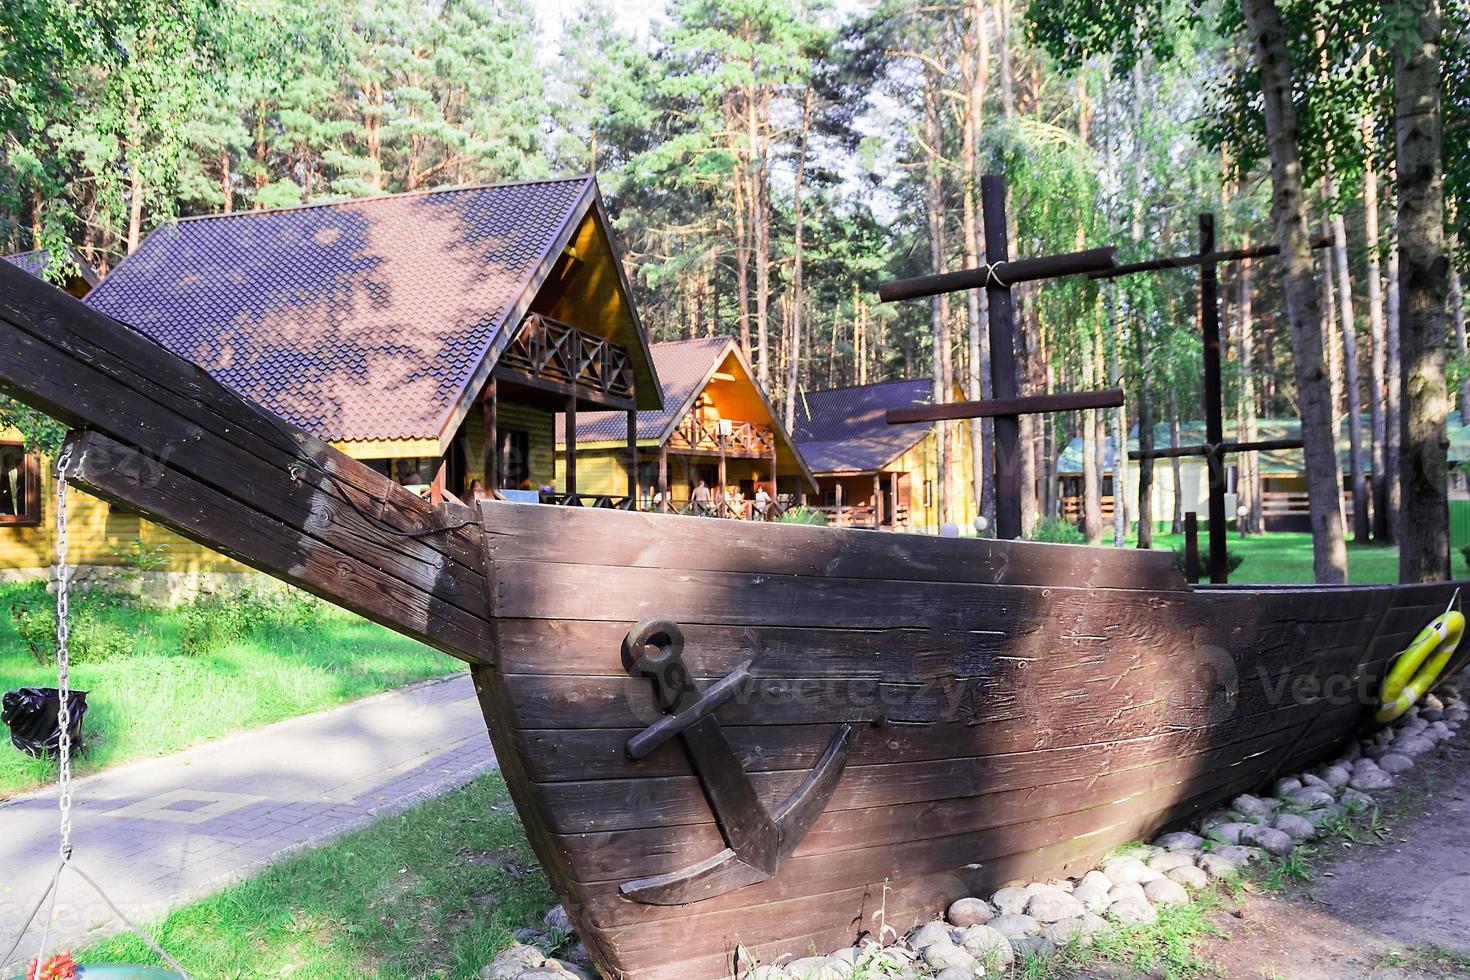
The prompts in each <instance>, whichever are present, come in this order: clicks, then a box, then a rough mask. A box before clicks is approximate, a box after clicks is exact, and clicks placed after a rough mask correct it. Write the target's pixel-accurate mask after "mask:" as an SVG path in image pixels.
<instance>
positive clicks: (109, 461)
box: [0, 263, 490, 661]
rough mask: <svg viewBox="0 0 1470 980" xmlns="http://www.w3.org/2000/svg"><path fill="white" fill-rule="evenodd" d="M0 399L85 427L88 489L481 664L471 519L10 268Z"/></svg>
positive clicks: (1, 286)
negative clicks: (425, 497)
mask: <svg viewBox="0 0 1470 980" xmlns="http://www.w3.org/2000/svg"><path fill="white" fill-rule="evenodd" d="M0 392H3V393H5V394H7V395H9V396H11V397H13V398H15V399H17V400H18V401H21V402H24V403H26V404H28V405H31V406H33V407H35V408H38V409H40V410H41V411H44V412H46V413H48V414H50V415H51V416H53V417H55V418H57V419H59V420H61V421H63V422H65V423H66V424H67V425H69V426H71V427H73V428H75V429H84V430H89V431H90V434H89V435H86V436H82V437H79V438H78V439H76V440H74V442H73V457H74V463H75V465H77V466H78V467H79V468H80V469H79V475H78V483H79V484H81V485H82V486H83V487H85V488H86V489H87V490H88V491H89V492H93V493H96V494H98V495H99V496H102V497H104V498H107V499H110V500H114V501H117V502H119V503H121V504H124V505H125V506H127V507H128V508H129V509H136V510H138V511H139V512H140V513H144V514H145V515H146V516H147V517H149V518H150V519H153V520H156V521H158V522H159V523H162V524H165V525H167V526H168V527H170V528H172V529H173V530H176V531H178V532H179V533H181V534H184V535H185V536H187V537H189V538H190V539H191V540H194V541H198V542H200V543H202V544H205V545H208V546H209V547H211V548H216V549H218V550H220V551H222V552H225V553H226V554H229V555H230V556H231V557H234V558H237V559H238V560H240V561H242V562H244V563H246V564H248V565H250V566H252V567H254V568H258V569H260V570H262V571H265V572H268V573H270V574H272V575H275V576H277V577H279V578H282V579H284V580H286V581H288V582H291V583H292V584H295V585H299V586H301V587H302V588H303V589H306V590H307V591H310V592H313V593H315V594H317V595H319V596H322V597H323V598H325V599H329V600H331V601H332V602H336V603H338V604H340V605H343V606H346V607H347V608H349V609H352V610H354V611H356V612H358V613H361V614H362V615H364V616H366V617H368V618H370V619H373V620H375V621H377V622H379V623H382V624H383V625H385V626H388V627H390V628H392V629H396V630H398V631H400V632H403V633H406V634H408V635H409V636H413V637H415V638H417V639H420V640H423V641H424V642H426V643H430V644H432V645H433V646H436V647H438V648H439V649H441V650H444V651H445V652H447V653H450V654H453V655H454V656H457V657H460V658H461V659H464V660H471V661H473V660H475V659H478V658H480V657H483V656H484V655H485V652H486V650H487V649H488V647H489V633H490V629H489V621H488V610H487V607H486V592H485V582H484V567H483V563H482V560H481V555H480V542H479V533H478V531H477V530H476V529H474V526H473V521H472V520H471V518H472V516H473V515H472V513H471V512H470V511H468V510H467V509H464V508H458V509H456V508H449V509H444V510H435V509H434V508H433V507H431V506H430V505H429V504H428V503H427V502H425V501H424V500H422V499H420V498H419V497H418V496H416V495H414V494H412V493H410V492H409V491H407V490H405V489H403V488H402V487H400V486H398V485H397V484H395V483H393V482H392V481H391V480H388V479H387V478H385V477H383V476H381V475H379V474H378V473H376V472H374V471H373V470H371V469H369V468H368V467H366V466H364V465H362V464H361V463H358V462H357V461H356V460H353V459H351V458H349V457H348V456H346V455H344V454H342V453H340V452H338V451H337V450H335V449H333V448H331V447H330V446H327V445H326V444H325V443H323V442H321V441H320V440H318V439H316V438H315V437H313V436H311V435H309V434H307V433H305V432H303V431H302V430H300V429H298V428H296V427H295V426H292V425H290V424H288V423H286V422H284V421H283V420H281V419H280V418H278V417H277V416H275V415H273V414H271V413H270V412H268V411H266V410H265V409H263V408H261V407H260V406H258V405H256V404H255V403H253V402H250V401H248V400H246V399H244V398H242V397H240V396H239V395H237V394H235V393H234V392H232V391H230V390H229V389H228V388H225V387H224V386H223V385H221V384H219V383H218V382H216V381H215V380H214V379H213V378H211V377H210V376H209V375H208V374H207V373H205V372H204V371H203V370H202V369H200V368H199V367H196V366H195V365H193V364H190V363H188V362H187V361H184V360H183V359H181V358H179V357H177V356H175V355H174V354H172V353H170V352H168V351H167V350H165V349H164V348H162V347H160V346H158V345H157V344H155V343H154V342H153V341H151V340H149V339H148V338H146V337H144V336H143V335H141V334H139V333H137V332H136V331H134V330H132V329H131V328H129V327H127V326H126V325H125V324H122V323H119V322H118V321H116V320H113V319H112V318H110V317H107V316H104V315H103V314H101V313H98V312H96V311H95V310H92V309H90V308H89V307H87V306H85V305H83V304H82V303H79V302H78V301H76V300H74V299H72V298H71V297H70V296H67V295H66V294H65V293H62V292H61V291H60V290H57V289H54V288H52V287H50V286H48V285H47V284H45V283H43V282H40V281H39V280H36V279H33V278H32V277H30V276H28V275H26V274H25V273H23V272H21V271H20V270H18V269H15V268H13V267H11V266H9V265H5V264H4V263H0ZM446 526H447V527H453V528H454V529H453V530H448V531H445V532H443V533H435V534H430V535H428V536H422V537H416V536H413V535H415V534H417V533H420V532H424V531H426V530H429V529H432V528H439V527H446Z"/></svg>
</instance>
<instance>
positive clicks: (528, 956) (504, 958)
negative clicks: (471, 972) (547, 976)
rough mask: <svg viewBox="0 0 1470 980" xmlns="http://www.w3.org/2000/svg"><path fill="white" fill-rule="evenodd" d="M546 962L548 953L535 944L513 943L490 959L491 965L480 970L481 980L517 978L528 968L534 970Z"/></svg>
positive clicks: (512, 979) (511, 979)
mask: <svg viewBox="0 0 1470 980" xmlns="http://www.w3.org/2000/svg"><path fill="white" fill-rule="evenodd" d="M545 962H546V954H545V953H543V952H541V950H539V949H537V948H536V947H535V946H522V945H521V944H520V943H512V944H511V945H509V946H507V947H506V948H505V949H502V950H501V951H500V952H499V953H496V954H495V958H494V959H492V960H491V961H490V965H489V966H487V967H485V968H484V969H483V970H481V971H480V978H481V980H516V978H517V977H519V976H520V975H521V974H522V973H525V972H526V971H527V970H533V969H535V968H537V967H539V966H540V965H541V964H542V963H545Z"/></svg>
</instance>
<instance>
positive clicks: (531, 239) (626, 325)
mask: <svg viewBox="0 0 1470 980" xmlns="http://www.w3.org/2000/svg"><path fill="white" fill-rule="evenodd" d="M610 229H611V225H610V223H609V221H608V218H607V215H606V212H605V211H604V209H603V205H602V200H601V196H600V194H599V192H598V188H597V182H596V180H595V179H594V178H593V177H591V176H583V177H575V178H568V179H557V180H540V181H527V182H521V183H512V184H495V185H482V186H474V187H460V188H446V189H439V190H432V191H424V192H416V193H412V194H396V195H387V196H383V197H376V198H366V199H360V200H350V201H342V202H337V203H330V204H316V205H306V206H302V207H294V208H282V209H278V210H272V211H247V212H236V213H234V214H229V215H213V216H208V217H199V218H187V219H183V220H180V221H176V222H170V223H168V224H166V225H163V226H161V227H159V228H158V229H156V230H155V231H153V232H152V233H151V234H150V235H149V236H148V237H147V238H146V239H145V240H144V241H143V243H142V244H141V245H140V246H139V248H138V250H137V251H136V252H135V253H134V254H133V255H131V256H129V257H128V258H127V259H126V260H125V261H124V262H122V263H121V264H120V265H119V266H118V267H117V268H116V269H114V270H113V272H112V274H111V275H109V276H108V277H107V279H106V280H104V281H103V283H102V284H101V285H100V286H98V288H97V289H95V290H94V291H93V292H92V293H91V294H90V295H89V296H88V297H87V299H86V302H87V303H88V305H90V306H92V307H93V308H95V309H97V310H100V311H102V312H104V313H107V314H109V315H110V316H113V317H115V318H117V319H119V320H122V321H124V322H125V323H128V324H130V325H131V326H133V327H134V328H136V329H138V330H140V331H141V332H143V333H145V334H147V335H148V336H150V337H152V338H153V339H154V340H156V341H158V342H159V343H160V344H162V345H163V346H164V347H166V348H168V349H170V350H172V351H173V352H174V353H176V354H178V355H179V356H181V357H183V358H185V359H186V360H189V361H192V362H193V363H195V364H198V365H199V366H200V367H202V368H204V369H205V370H206V371H208V372H209V373H210V374H211V375H213V376H214V377H215V378H216V379H218V380H220V381H221V382H223V383H224V384H226V385H228V386H229V387H231V388H233V389H235V390H236V391H238V392H240V393H241V394H243V395H245V396H247V397H249V398H251V399H254V400H255V401H257V402H260V403H261V404H263V405H265V406H266V407H267V408H269V409H271V410H272V411H274V412H276V413H277V414H280V415H282V416H284V417H286V418H288V419H290V420H291V421H292V422H295V423H296V424H298V425H300V426H302V427H303V428H305V429H307V430H309V431H311V432H312V433H313V434H315V435H317V436H319V437H320V438H322V439H323V440H325V441H327V442H330V443H332V444H333V445H335V446H337V447H338V448H339V449H342V450H343V451H344V452H346V453H347V454H348V455H351V456H353V457H355V458H357V459H360V460H362V461H364V462H366V463H367V464H368V465H370V466H372V467H373V468H374V469H376V470H378V471H379V472H381V473H383V474H385V475H387V476H389V477H390V478H391V479H394V480H396V481H397V482H399V483H401V484H403V485H405V486H409V487H412V488H414V489H416V490H417V491H419V492H420V493H422V494H423V495H424V496H426V497H429V498H430V499H433V500H447V499H461V500H464V499H468V498H469V497H471V496H472V495H474V493H476V492H478V491H480V490H482V489H486V488H489V489H491V490H495V489H503V490H504V491H505V493H506V494H508V495H513V496H517V497H518V498H519V499H532V500H548V501H564V500H565V499H566V498H565V494H564V492H563V493H559V492H558V490H557V487H556V483H557V478H556V464H555V440H556V435H555V433H556V424H557V417H558V416H559V415H561V414H563V413H567V414H573V415H574V414H575V413H576V412H577V411H578V410H579V409H584V410H603V411H606V410H614V411H617V412H619V413H626V412H629V411H634V410H656V409H658V408H660V407H662V405H663V399H662V395H661V390H660V387H659V383H658V377H657V375H656V373H655V371H654V366H653V360H652V358H651V357H650V355H649V351H648V344H647V338H646V335H645V333H644V330H643V326H642V323H641V322H640V321H639V318H638V313H637V310H636V309H635V307H634V305H633V301H632V296H631V292H630V290H629V287H628V282H627V279H626V277H625V275H624V272H623V267H622V262H621V258H620V256H619V253H618V248H617V245H616V243H615V242H614V241H613V239H612V236H611V230H610ZM543 490H544V491H545V492H544V493H543V492H542V491H543ZM41 491H42V493H41V498H40V502H41V506H42V509H43V510H44V509H45V500H46V498H45V488H44V486H43V487H42V488H41ZM78 506H82V504H80V503H79V504H78ZM40 523H41V524H45V523H48V521H42V522H40ZM6 533H7V532H6V531H5V530H0V536H3V535H5V534H6ZM152 533H153V532H146V533H145V534H144V535H143V536H144V538H145V539H146V538H147V537H148V536H149V534H152ZM157 534H159V535H160V536H163V537H162V538H161V540H162V541H168V537H167V536H166V535H165V532H161V531H159V532H157ZM169 543H173V542H169ZM177 547H178V548H179V549H181V550H182V549H183V548H185V547H186V546H185V545H184V544H183V543H182V541H178V542H177ZM48 548H49V536H47V535H46V534H44V533H42V534H37V535H36V537H35V540H34V541H33V542H31V544H30V546H29V550H30V551H31V552H33V553H34V554H33V555H32V558H33V559H34V560H37V563H38V564H39V565H41V566H45V565H46V564H47V563H48V562H49V560H50V559H49V557H48V556H49V551H48V550H47V549H48ZM178 553H179V552H175V555H177V554H178ZM0 554H5V551H4V548H3V546H0ZM73 557H74V559H75V560H77V561H80V562H84V563H89V562H92V561H96V560H105V559H106V558H107V557H108V556H107V555H103V554H102V553H101V552H100V551H98V550H96V549H89V551H83V552H81V553H78V551H77V549H75V548H74V549H73ZM216 557H217V556H216ZM218 562H219V563H220V564H221V566H222V567H226V568H229V567H233V568H236V569H238V567H239V566H233V565H232V564H231V563H228V562H227V561H226V560H225V559H223V558H218ZM169 570H171V571H172V570H178V566H177V564H176V563H171V564H170V566H169Z"/></svg>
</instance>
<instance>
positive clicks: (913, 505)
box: [818, 421, 977, 534]
mask: <svg viewBox="0 0 1470 980" xmlns="http://www.w3.org/2000/svg"><path fill="white" fill-rule="evenodd" d="M950 432H951V437H952V438H953V439H954V440H955V442H954V447H953V449H954V462H955V466H954V474H953V480H954V482H953V485H952V487H951V494H952V499H953V501H954V504H953V506H952V507H951V514H952V515H953V519H954V521H955V523H956V524H958V525H959V528H960V533H961V534H969V533H971V532H972V531H973V528H974V526H975V514H976V513H977V511H976V501H975V497H974V482H973V479H972V474H973V473H974V466H973V465H972V463H973V460H972V458H971V454H970V429H969V423H968V422H963V421H961V422H956V423H955V424H954V427H953V428H952V429H951V430H950ZM883 472H884V473H887V474H893V475H897V474H901V473H906V474H908V478H909V480H908V503H909V523H908V526H910V527H915V528H921V529H924V530H928V531H935V532H937V531H938V530H939V523H940V521H939V439H938V437H937V436H935V435H934V433H933V432H932V431H931V432H930V433H929V435H927V436H925V437H924V438H923V439H922V440H921V441H919V442H917V443H915V444H914V445H913V446H912V447H911V448H910V449H909V450H908V451H907V452H905V453H904V454H903V455H902V456H899V457H898V458H897V459H896V460H894V461H893V462H892V463H890V464H889V465H887V466H885V467H884V468H883ZM925 481H928V482H931V483H932V484H933V485H934V486H933V489H932V491H931V493H930V501H929V505H928V506H927V507H926V506H925V505H924V483H925ZM818 482H819V483H820V484H821V485H822V492H823V495H824V499H825V494H826V492H827V491H828V490H830V489H831V488H832V487H833V486H834V485H836V484H838V483H840V484H842V500H843V502H844V503H845V504H850V505H853V506H865V505H869V504H871V503H872V502H873V477H872V476H871V475H868V476H851V477H847V476H844V477H833V476H823V477H819V478H818ZM887 506H888V501H886V500H885V501H884V507H885V508H886V507H887Z"/></svg>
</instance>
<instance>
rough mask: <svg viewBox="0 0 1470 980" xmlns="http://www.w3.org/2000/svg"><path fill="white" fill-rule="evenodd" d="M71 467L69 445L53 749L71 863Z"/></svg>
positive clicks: (60, 522) (59, 494)
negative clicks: (68, 507) (56, 736)
mask: <svg viewBox="0 0 1470 980" xmlns="http://www.w3.org/2000/svg"><path fill="white" fill-rule="evenodd" d="M70 466H71V446H66V447H64V448H63V449H62V451H61V458H60V459H59V460H58V461H57V463H56V691H57V696H58V698H59V699H60V704H59V705H57V709H56V722H57V724H58V725H60V726H61V739H60V744H59V745H58V747H57V768H58V770H59V774H58V778H57V781H58V783H59V785H60V788H61V795H60V804H59V805H60V808H61V845H60V851H61V860H62V861H63V862H66V861H70V860H71V853H72V848H71V653H70V651H69V650H68V648H67V644H68V642H69V641H70V639H71V627H70V625H69V624H68V622H67V614H68V612H69V611H70V603H71V595H70V593H71V576H70V574H69V573H68V572H67V567H66V552H67V539H66V491H67V469H68V467H70Z"/></svg>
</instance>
